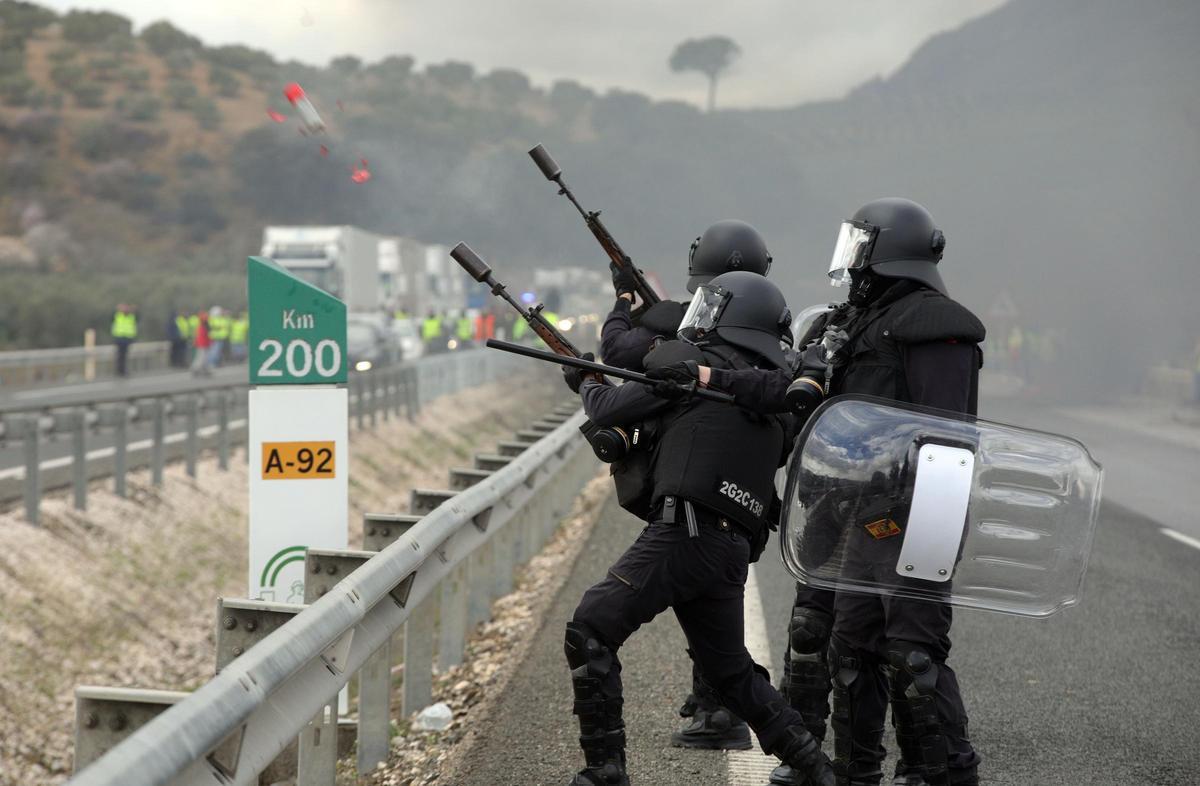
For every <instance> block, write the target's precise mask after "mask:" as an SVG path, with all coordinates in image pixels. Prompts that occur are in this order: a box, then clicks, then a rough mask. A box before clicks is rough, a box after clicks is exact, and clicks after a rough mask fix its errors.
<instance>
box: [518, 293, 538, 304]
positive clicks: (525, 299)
mask: <svg viewBox="0 0 1200 786" xmlns="http://www.w3.org/2000/svg"><path fill="white" fill-rule="evenodd" d="M535 300H537V296H536V295H534V294H533V293H532V292H522V293H521V302H522V303H525V304H529V303H532V302H533V301H535Z"/></svg>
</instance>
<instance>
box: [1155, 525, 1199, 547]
mask: <svg viewBox="0 0 1200 786" xmlns="http://www.w3.org/2000/svg"><path fill="white" fill-rule="evenodd" d="M1162 534H1164V535H1166V536H1167V537H1168V538H1174V539H1175V540H1177V541H1179V542H1180V543H1186V544H1187V545H1189V546H1191V547H1192V548H1194V549H1200V540H1197V539H1196V538H1193V537H1192V536H1191V535H1184V534H1183V533H1182V532H1176V531H1175V530H1173V529H1168V528H1167V527H1163V528H1162Z"/></svg>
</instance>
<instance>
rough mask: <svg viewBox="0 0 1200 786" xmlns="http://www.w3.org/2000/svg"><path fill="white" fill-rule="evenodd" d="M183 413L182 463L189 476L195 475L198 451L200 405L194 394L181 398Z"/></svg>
mask: <svg viewBox="0 0 1200 786" xmlns="http://www.w3.org/2000/svg"><path fill="white" fill-rule="evenodd" d="M183 414H184V437H183V439H184V463H185V468H186V470H187V475H188V477H189V478H194V477H196V459H197V457H198V455H199V453H200V449H199V445H198V441H199V434H198V433H197V432H198V431H199V428H200V417H199V414H200V405H199V402H198V401H197V400H196V396H185V397H184V398H183Z"/></svg>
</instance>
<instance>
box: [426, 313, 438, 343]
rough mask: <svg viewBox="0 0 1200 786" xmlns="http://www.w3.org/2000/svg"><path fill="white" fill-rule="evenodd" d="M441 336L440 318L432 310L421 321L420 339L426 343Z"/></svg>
mask: <svg viewBox="0 0 1200 786" xmlns="http://www.w3.org/2000/svg"><path fill="white" fill-rule="evenodd" d="M441 337H442V320H441V319H439V318H438V316H437V314H434V313H433V312H432V311H430V312H429V316H427V317H425V319H424V320H423V321H422V322H421V340H422V341H424V342H426V343H428V342H430V341H433V340H434V339H436V338H441Z"/></svg>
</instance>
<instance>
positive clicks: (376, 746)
mask: <svg viewBox="0 0 1200 786" xmlns="http://www.w3.org/2000/svg"><path fill="white" fill-rule="evenodd" d="M407 668H408V667H407V665H406V666H405V669H406V673H405V682H406V683H407V682H408V679H407ZM391 698H392V640H391V638H390V637H389V638H388V640H387V641H385V642H384V643H383V646H382V647H380V648H379V649H377V650H375V652H373V653H372V654H371V657H369V658H367V662H366V663H364V664H363V666H362V668H361V669H359V672H358V772H359V774H360V775H366V774H367V773H369V772H374V770H375V767H376V765H378V764H379V763H380V762H385V761H387V757H388V747H389V745H390V744H391V725H392V717H391V715H392V712H391Z"/></svg>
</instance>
